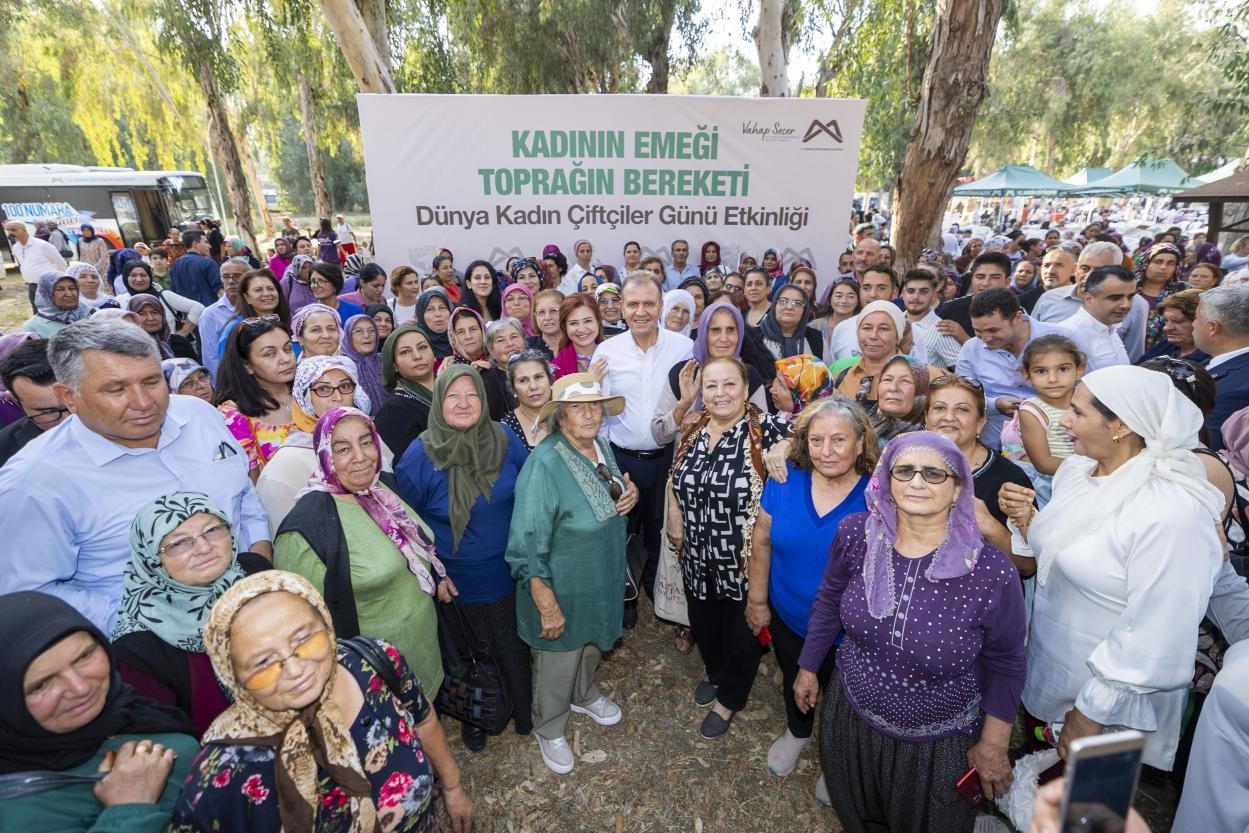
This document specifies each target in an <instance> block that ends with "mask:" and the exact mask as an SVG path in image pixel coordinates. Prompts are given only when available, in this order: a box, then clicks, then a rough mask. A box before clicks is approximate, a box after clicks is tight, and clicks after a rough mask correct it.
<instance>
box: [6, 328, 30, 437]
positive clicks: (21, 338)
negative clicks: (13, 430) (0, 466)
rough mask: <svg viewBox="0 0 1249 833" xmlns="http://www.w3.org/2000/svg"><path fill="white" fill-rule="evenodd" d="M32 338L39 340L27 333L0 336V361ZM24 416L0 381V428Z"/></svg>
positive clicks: (24, 413)
mask: <svg viewBox="0 0 1249 833" xmlns="http://www.w3.org/2000/svg"><path fill="white" fill-rule="evenodd" d="M32 338H39V336H38V335H36V334H35V333H28V332H20V333H11V334H10V335H7V336H0V359H3V358H4V357H5V356H7V355H9V354H10V353H12V352H13V351H14V350H16V349H17V348H18V347H21V346H22V345H23V344H25V343H26V342H28V341H30V340H31V339H32ZM25 416H26V412H25V411H23V410H22V406H21V405H19V404H17V400H16V399H14V398H13V394H12V393H10V392H9V389H8V388H6V387H5V386H4V382H3V381H0V428H3V427H5V426H8V425H12V424H13V423H15V422H17V421H18V420H19V419H22V418H23V417H25Z"/></svg>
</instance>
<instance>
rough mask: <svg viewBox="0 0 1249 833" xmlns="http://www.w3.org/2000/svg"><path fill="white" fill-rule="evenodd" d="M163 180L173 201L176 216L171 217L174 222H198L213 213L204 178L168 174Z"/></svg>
mask: <svg viewBox="0 0 1249 833" xmlns="http://www.w3.org/2000/svg"><path fill="white" fill-rule="evenodd" d="M163 180H164V184H165V186H166V188H167V189H168V193H169V196H170V198H171V200H172V202H173V214H174V216H173V217H172V218H171V219H172V220H173V222H174V223H177V224H182V223H189V222H196V221H198V220H199V219H200V218H201V217H207V216H209V215H211V214H212V204H211V202H210V201H209V198H208V188H207V187H205V185H204V180H202V179H200V178H199V177H184V176H167V177H163Z"/></svg>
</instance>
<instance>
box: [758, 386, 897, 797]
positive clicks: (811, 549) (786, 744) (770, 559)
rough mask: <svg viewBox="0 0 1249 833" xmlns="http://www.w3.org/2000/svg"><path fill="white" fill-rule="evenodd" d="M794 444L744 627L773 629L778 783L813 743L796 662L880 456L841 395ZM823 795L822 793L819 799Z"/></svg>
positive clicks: (857, 412)
mask: <svg viewBox="0 0 1249 833" xmlns="http://www.w3.org/2000/svg"><path fill="white" fill-rule="evenodd" d="M788 443H789V451H788V458H787V459H786V461H785V468H786V474H785V476H784V477H780V476H774V477H772V479H770V480H769V481H768V483H767V485H766V486H764V487H763V496H762V498H761V499H760V501H759V516H758V518H757V519H756V520H755V528H754V531H753V538H752V541H751V556H752V557H751V559H750V592H749V594H748V596H747V598H746V621H747V623H748V624H749V625H750V629H751V630H752V631H754V632H755V633H756V634H757V633H758V632H759V631H760V630H761V629H762V628H764V627H767V628H768V631H769V632H770V633H771V635H772V648H773V650H774V651H775V652H776V662H777V664H778V665H779V666H780V668H781V675H782V678H783V680H784V688H785V696H784V697H783V698H782V699H783V700H784V701H785V714H786V718H787V724H788V726H787V728H786V730H785V734H783V735H781V736H780V737H778V738H777V739H776V741H775V742H773V744H772V747H771V749H769V750H768V768H769V769H770V770H771V771H772V773H773V774H774V775H788V774H789V773H790V772H791V771H792V770H793V768H794V766H795V764H797V762H798V756H799V755H801V754H802V750H803V749H804V748H806V745H807V744H808V743H809V742H810V741H811V731H812V729H813V728H814V724H815V709H811V710H810V711H808V712H806V713H805V714H804V713H803V712H800V711H799V710H798V707H797V706H796V705H795V702H794V691H793V688H794V678H795V677H797V675H798V655H799V654H801V653H802V643H803V640H805V639H806V636H807V618H808V616H809V615H810V613H811V603H812V602H813V601H814V600H815V594H816V591H817V590H819V588H820V582H821V581H822V580H823V578H824V569H825V567H826V566H827V565H828V553H829V550H830V549H831V548H832V545H833V539H834V538H835V537H836V536H837V527H839V526H840V525H841V521H842V519H843V518H844V517H846V516H847V515H849V514H851V513H854V512H865V511H867V507H866V504H865V503H864V499H863V493H864V489H865V488H866V487H867V482H868V479H869V478H868V475H870V474H871V473H872V470H873V469H874V468H875V467H876V460H877V459H878V458H879V456H880V453H879V446H878V444H877V442H876V437H875V435H874V434H873V432H872V426H871V423H870V421H869V420H868V417H867V414H866V413H865V412H864V410H863V409H862V408H861V407H860V406H859V405H858V404H857V403H854V402H851V401H850V400H849V399H846V398H845V397H843V396H839V395H833V396H831V397H828V398H827V399H820V400H817V401H816V402H814V403H812V404H811V405H808V406H807V407H806V408H803V410H802V414H801V415H800V416H799V417H798V421H797V423H796V424H795V426H794V433H793V434H792V435H791V436H790V438H789V440H788ZM832 656H833V654H832V652H830V654H829V659H828V660H827V661H826V662H825V665H824V667H822V668H821V669H820V674H819V675H818V676H819V677H820V680H821V685H827V684H828V679H829V676H830V675H831V673H832V669H833V661H832ZM822 787H823V785H822V783H819V784H817V785H816V790H817V796H818V795H820V794H822Z"/></svg>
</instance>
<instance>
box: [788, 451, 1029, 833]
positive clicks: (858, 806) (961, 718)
mask: <svg viewBox="0 0 1249 833" xmlns="http://www.w3.org/2000/svg"><path fill="white" fill-rule="evenodd" d="M971 479H972V478H971V470H970V468H969V467H968V464H967V460H966V458H965V457H964V456H963V455H962V454H961V453H959V450H958V447H957V446H955V445H954V443H952V442H951V441H950V440H948V439H946V438H945V437H942V436H940V435H938V434H934V433H932V432H929V431H922V432H917V433H913V434H904V435H902V436H899V437H895V438H894V439H893V440H892V441H890V443H889V445H888V446H887V447H886V448H885V453H884V455H883V456H882V458H881V461H880V465H879V466H878V467H877V469H876V472H875V474H873V475H872V480H871V482H870V483H869V484H868V487H867V508H868V511H867V513H866V514H864V513H859V514H855V515H850V516H848V517H847V518H846V519H845V520H844V521H843V522H842V524H841V527H840V528H839V530H838V532H837V537H836V539H835V540H834V542H833V548H832V552H831V553H830V555H829V562H828V568H827V570H826V571H825V573H824V580H823V583H822V584H821V585H820V589H819V592H818V593H817V594H816V597H815V603H814V605H813V606H812V609H811V618H810V621H809V622H808V625H807V638H806V642H805V643H804V645H803V651H802V655H801V657H800V658H799V660H798V666H799V668H800V669H801V670H800V671H799V672H798V678H797V680H796V681H795V682H794V699H795V701H796V702H797V705H798V708H799V709H802V710H803V711H806V710H808V709H810V708H812V707H814V705H815V700H816V696H817V694H818V690H819V683H818V682H817V680H816V672H817V670H818V669H819V667H820V664H821V663H822V662H823V661H824V657H825V655H826V654H827V653H828V652H829V650H830V649H831V647H832V645H833V642H834V640H835V639H836V638H837V636H838V634H842V633H844V635H845V636H844V640H843V642H842V644H841V646H840V647H839V648H838V650H837V680H836V682H835V683H833V684H831V685H830V686H829V689H828V691H827V692H826V696H825V698H824V706H823V709H824V713H823V719H822V721H821V725H820V758H821V762H822V763H823V766H824V776H825V781H826V783H827V785H828V790H829V796H830V798H831V801H832V805H833V809H834V810H835V811H836V813H837V818H838V820H840V821H841V823H842V825H843V826H844V827H845V829H846V830H847V831H848V833H866V831H869V830H872V831H875V830H889V831H890V833H970V831H971V830H972V828H973V826H974V824H975V818H976V809H975V808H974V807H973V806H971V805H970V804H967V803H966V802H965V801H963V799H962V797H961V796H960V795H959V793H958V792H957V790H956V789H955V784H956V782H957V781H958V780H959V779H960V778H961V777H962V776H963V774H964V773H965V772H966V771H967V769H968V767H969V766H973V767H975V768H976V769H977V771H978V772H979V775H980V780H981V783H982V785H983V788H984V794H985V796H986V797H989V798H992V797H993V796H994V795H997V794H998V793H999V792H1001V791H1004V790H1005V789H1006V788H1007V787H1008V786H1009V785H1010V781H1011V767H1010V762H1009V760H1008V759H1007V755H1006V749H1007V744H1008V742H1009V740H1010V731H1011V725H1012V724H1013V722H1014V720H1015V715H1016V714H1017V712H1018V710H1019V699H1020V694H1021V692H1022V690H1023V684H1024V678H1025V676H1026V674H1025V670H1026V669H1025V659H1024V634H1025V624H1024V603H1023V592H1022V590H1021V589H1020V586H1019V573H1018V572H1017V571H1016V570H1015V567H1014V565H1013V564H1012V563H1011V560H1010V558H1008V557H1007V556H1006V554H1004V553H1003V552H1002V551H1001V550H999V549H997V548H996V547H993V546H990V545H988V544H986V543H985V542H984V539H983V538H982V537H981V535H980V531H979V528H978V527H977V525H976V513H975V508H974V504H973V494H972V485H971Z"/></svg>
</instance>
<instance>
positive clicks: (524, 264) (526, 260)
mask: <svg viewBox="0 0 1249 833" xmlns="http://www.w3.org/2000/svg"><path fill="white" fill-rule="evenodd" d="M525 268H528V269H532V270H534V271H535V272H537V273H538V285H539V286H543V285H545V284H546V270H545V269H543V268H542V264H540V263H538V261H536V260H534V259H533V258H531V257H522V258H521V259H520V260H518V261H516V263H514V264H512V280H514V281H516V282H517V283H519V282H520V270H521V269H525Z"/></svg>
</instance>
